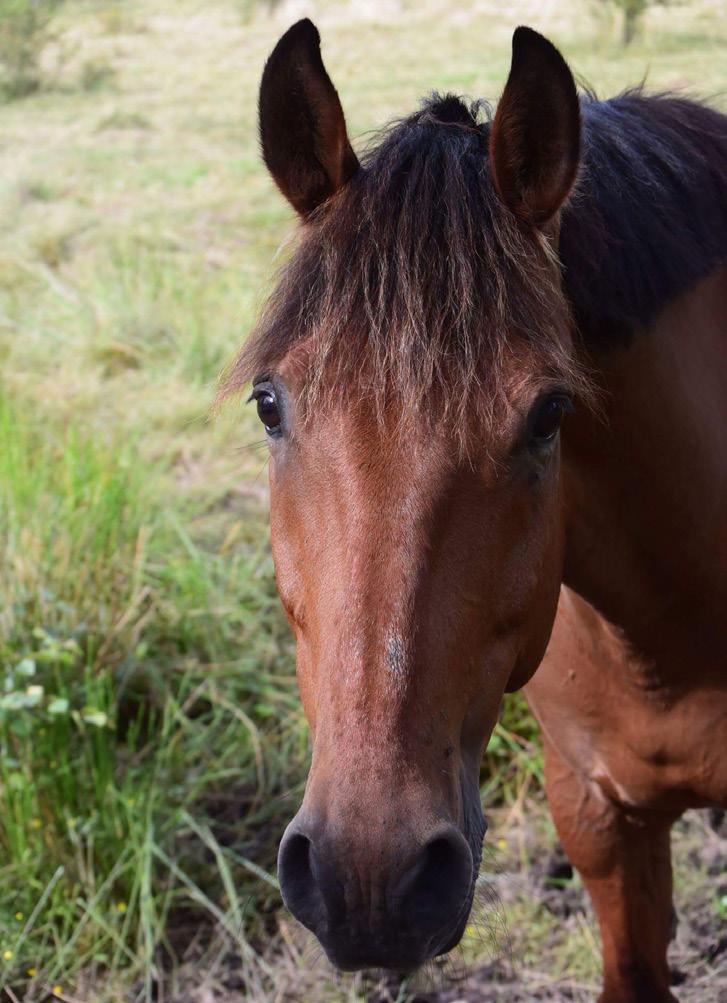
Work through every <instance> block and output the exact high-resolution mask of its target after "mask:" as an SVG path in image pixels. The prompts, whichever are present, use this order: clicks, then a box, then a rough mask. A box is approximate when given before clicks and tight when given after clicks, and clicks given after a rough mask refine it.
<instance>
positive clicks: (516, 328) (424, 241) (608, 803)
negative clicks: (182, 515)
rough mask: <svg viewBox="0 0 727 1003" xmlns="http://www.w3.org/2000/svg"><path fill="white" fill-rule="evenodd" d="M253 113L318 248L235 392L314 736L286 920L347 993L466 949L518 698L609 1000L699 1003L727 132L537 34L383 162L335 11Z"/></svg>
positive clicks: (285, 875) (437, 100) (284, 851)
mask: <svg viewBox="0 0 727 1003" xmlns="http://www.w3.org/2000/svg"><path fill="white" fill-rule="evenodd" d="M259 113H260V137H261V144H262V153H263V158H264V161H265V164H266V165H267V167H268V169H269V171H270V173H271V174H272V177H273V179H274V181H275V182H276V184H277V186H278V187H279V189H280V191H281V192H282V194H283V195H284V196H285V197H286V198H287V200H288V201H289V202H290V204H291V205H292V207H293V208H294V209H295V211H296V213H297V214H298V217H299V219H300V226H299V235H298V237H297V240H296V246H295V250H294V251H293V252H292V253H291V255H290V257H289V260H288V261H287V263H286V264H285V265H284V266H283V268H282V271H281V275H280V277H279V280H278V284H277V287H276V288H275V291H274V292H273V294H272V295H271V297H270V299H269V301H268V302H267V305H266V306H265V307H264V309H263V311H262V314H261V316H260V318H259V321H258V323H257V326H256V327H255V329H254V331H253V332H252V334H251V336H250V337H249V339H248V340H247V341H246V342H245V344H244V345H243V347H242V349H241V351H240V353H239V354H238V356H237V357H236V359H235V360H234V361H233V362H232V363H231V364H230V366H229V367H228V369H227V370H226V373H225V375H224V376H223V378H222V381H221V384H220V388H219V396H220V398H221V399H225V398H227V397H229V396H230V395H232V394H237V393H239V392H240V391H241V390H242V388H243V387H245V386H248V385H249V384H250V383H252V400H254V401H255V402H256V407H257V413H258V416H259V419H260V421H261V422H262V424H263V426H264V429H265V433H266V436H267V440H268V442H269V452H270V461H269V478H270V523H271V543H272V550H273V557H274V562H275V569H276V582H277V588H278V592H279V595H280V599H281V601H282V605H283V607H284V610H285V613H286V616H287V618H288V620H289V622H290V626H291V628H292V630H293V632H294V635H295V639H296V650H297V655H296V662H297V677H298V682H299V689H300V694H301V699H302V704H303V708H304V711H305V714H306V717H307V719H308V722H309V724H310V732H311V739H312V759H311V765H310V772H309V775H308V779H307V784H306V788H305V795H304V798H303V802H302V806H301V808H300V810H299V812H298V813H297V815H296V816H295V818H294V819H293V821H292V822H291V823H290V825H289V826H288V828H287V830H286V832H285V834H284V836H283V838H282V841H281V844H280V848H279V858H278V873H279V878H280V887H281V890H282V895H283V899H284V902H285V904H286V906H287V907H288V909H289V910H290V911H291V912H292V913H293V915H294V916H295V917H297V919H298V920H300V922H301V923H302V924H304V925H305V926H306V927H308V928H309V929H310V930H312V931H313V932H314V934H315V935H316V937H317V938H318V940H319V941H320V943H321V944H322V946H323V948H324V949H325V951H326V953H327V955H328V957H329V959H330V960H331V961H332V962H333V963H334V965H336V966H338V967H339V968H340V969H343V970H356V969H361V968H368V967H377V968H378V967H381V968H386V969H391V970H395V971H400V972H409V971H411V970H414V969H416V968H417V967H418V966H420V965H422V964H423V963H425V962H426V961H428V960H429V959H431V958H433V957H434V956H437V955H440V954H443V953H445V952H447V951H449V950H451V949H452V948H453V947H454V946H455V945H456V944H457V943H458V942H459V940H460V939H461V936H462V934H463V930H464V928H465V925H466V923H467V919H468V914H469V912H470V909H471V904H472V899H473V891H474V887H475V878H476V876H477V872H478V868H479V863H480V859H481V852H482V845H483V838H484V835H485V830H486V823H485V819H484V816H483V812H482V807H481V804H480V797H479V765H480V759H481V755H482V752H483V749H484V747H485V745H486V743H487V740H488V738H489V736H490V734H491V732H492V729H493V726H494V724H495V722H496V720H497V717H498V710H499V707H500V703H501V700H502V697H503V694H504V693H505V692H506V691H508V692H509V691H512V690H517V689H520V688H522V687H525V694H526V696H527V699H528V701H529V703H530V706H531V708H532V710H533V712H534V714H535V716H536V718H537V721H538V722H539V725H540V728H541V730H542V735H543V742H544V757H545V783H546V791H547V797H548V800H549V804H550V808H551V811H552V815H553V818H554V821H555V825H556V828H557V832H558V834H559V838H560V840H561V842H562V845H563V847H564V849H565V851H566V853H567V855H568V857H569V858H570V860H571V861H572V863H573V864H574V865H575V867H576V868H577V869H578V871H579V872H580V874H581V876H582V879H583V882H584V883H585V886H586V888H587V891H588V893H589V895H590V898H591V900H592V903H593V907H594V910H595V913H596V915H597V918H598V922H599V925H600V932H601V941H602V953H603V991H602V995H601V996H600V1000H601V1003H631V1001H633V1003H637V1001H638V1003H666V1001H674V1000H675V997H674V996H673V995H672V992H671V987H670V976H669V968H668V965H667V947H668V944H669V941H670V936H671V934H672V930H673V925H674V911H673V906H672V877H671V860H670V842H669V840H670V828H671V826H672V824H673V823H674V821H675V820H676V819H677V818H678V817H679V816H680V814H681V813H682V812H683V811H684V810H685V809H687V808H690V807H693V806H709V805H724V804H725V803H727V756H725V751H726V750H727V632H726V631H725V624H726V622H727V620H726V617H725V612H726V611H727V519H726V514H727V435H726V434H725V429H726V428H727V367H726V366H725V347H726V344H727V341H726V339H727V282H726V281H725V279H726V277H727V269H726V267H725V266H726V262H727V118H726V117H725V116H723V115H722V114H720V113H719V112H718V111H716V110H713V109H711V108H709V107H708V106H707V105H705V104H702V103H698V102H696V101H691V100H687V99H686V98H684V97H681V96H677V95H674V94H669V93H665V94H649V93H647V92H645V91H644V90H643V88H640V89H635V90H631V91H627V92H625V93H623V94H621V95H619V96H617V97H614V98H612V99H610V100H605V101H602V100H598V99H597V98H596V96H595V95H593V94H590V93H582V94H580V95H579V94H578V92H577V89H576V86H575V84H574V80H573V76H572V74H571V71H570V69H569V67H568V65H567V63H566V61H565V60H564V58H563V56H562V55H561V54H560V52H559V51H558V50H557V49H556V48H555V46H554V45H553V44H551V42H550V41H548V40H547V39H545V38H544V37H543V36H541V35H540V34H538V33H536V32H535V31H533V30H531V29H529V28H526V27H519V28H517V30H516V31H515V32H514V35H513V38H512V64H511V68H510V72H509V76H508V79H507V82H506V85H505V88H504V91H503V93H502V96H501V98H500V101H499V103H498V104H497V107H496V110H495V111H494V113H493V112H492V111H491V110H490V108H489V106H487V105H485V104H483V103H482V102H474V103H470V102H466V101H465V100H463V99H462V98H460V97H458V96H456V95H452V94H444V95H439V94H434V95H432V96H430V97H429V98H428V99H426V100H425V101H424V102H423V103H422V105H421V107H420V108H419V110H418V111H416V112H414V113H413V114H411V115H409V116H408V117H406V118H404V119H402V120H401V121H398V122H396V123H394V124H393V125H391V126H389V127H388V128H387V129H386V130H384V131H383V132H382V133H381V134H379V135H378V137H377V139H376V140H375V141H374V142H373V143H372V144H370V146H369V149H368V151H367V152H364V153H363V154H361V155H360V156H359V155H357V154H356V153H355V152H354V149H353V146H352V145H351V142H350V140H349V138H348V134H347V130H346V124H345V119H344V114H343V110H342V107H341V103H340V100H339V97H338V94H337V92H336V90H335V88H334V86H333V83H332V82H331V79H330V78H329V76H328V74H327V72H326V69H325V67H324V64H323V62H322V58H321V53H320V37H319V34H318V31H317V30H316V28H315V26H314V25H313V24H312V23H311V22H310V21H308V20H303V21H300V22H298V23H297V24H295V25H294V26H293V27H291V28H290V29H289V30H288V31H287V33H286V34H285V35H283V37H282V38H281V40H280V41H279V42H278V44H277V46H276V47H275V49H274V51H273V52H272V55H271V56H270V58H269V60H268V61H267V63H266V65H265V69H264V72H263V76H262V82H261V88H260V100H259Z"/></svg>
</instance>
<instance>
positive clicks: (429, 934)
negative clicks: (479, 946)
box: [278, 815, 475, 972]
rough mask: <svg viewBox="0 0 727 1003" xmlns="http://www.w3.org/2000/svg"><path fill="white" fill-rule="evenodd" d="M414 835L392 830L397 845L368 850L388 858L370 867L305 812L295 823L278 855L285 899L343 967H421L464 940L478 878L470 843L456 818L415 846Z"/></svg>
mask: <svg viewBox="0 0 727 1003" xmlns="http://www.w3.org/2000/svg"><path fill="white" fill-rule="evenodd" d="M314 832H315V836H314ZM409 838H410V837H409V836H408V834H406V833H401V834H398V837H397V834H394V833H391V834H390V846H389V847H382V848H381V849H380V851H377V848H376V847H370V848H368V852H367V854H366V857H365V859H366V860H367V861H380V862H382V861H386V863H385V864H384V863H379V866H378V867H374V866H372V865H371V864H368V866H366V867H362V864H361V859H362V857H361V855H356V854H354V853H352V852H350V850H349V853H348V854H347V852H346V847H345V846H341V845H339V844H338V841H334V840H332V839H330V838H327V836H326V833H325V829H323V830H321V829H319V828H318V827H315V826H312V825H309V824H306V820H305V819H303V818H301V816H300V815H299V816H297V817H296V818H295V819H294V820H293V821H292V822H291V824H290V825H289V826H288V829H287V831H286V833H285V836H284V837H283V840H282V843H281V845H280V852H279V855H278V876H279V879H280V887H281V891H282V893H283V899H284V901H285V904H286V906H287V907H288V908H289V909H290V911H291V912H292V913H293V915H294V916H295V917H296V918H297V919H298V920H299V921H300V922H301V923H303V925H304V926H306V927H308V929H309V930H312V931H313V933H314V934H315V935H316V937H317V938H318V940H319V941H320V942H321V944H322V946H323V948H324V949H325V951H326V954H327V955H328V957H329V959H330V960H331V962H332V963H333V964H335V965H336V966H337V967H338V968H340V969H343V970H346V971H354V970H357V969H361V968H387V969H392V970H396V971H402V972H408V971H413V970H414V969H416V968H418V967H419V966H420V965H421V964H423V963H424V962H425V961H428V960H429V959H430V958H433V957H434V956H436V955H437V954H441V953H443V952H444V951H446V950H449V949H450V948H451V947H453V946H454V945H455V944H456V943H457V942H458V941H459V939H460V937H461V935H462V930H463V928H464V925H465V923H466V920H467V915H468V913H469V908H470V904H471V898H472V889H473V885H474V876H475V875H474V866H475V865H474V862H473V857H472V852H471V850H470V847H469V845H468V843H467V841H466V839H465V838H464V836H463V835H462V834H461V832H460V831H459V829H458V828H456V827H455V826H454V825H450V824H444V825H440V826H438V827H437V829H436V830H435V831H434V832H432V833H431V834H430V835H429V838H428V839H427V840H426V841H425V842H424V843H423V845H418V846H415V847H413V848H412V847H410V846H409V847H408V846H407V845H406V842H407V839H409ZM392 848H393V849H392Z"/></svg>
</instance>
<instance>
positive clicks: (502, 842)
mask: <svg viewBox="0 0 727 1003" xmlns="http://www.w3.org/2000/svg"><path fill="white" fill-rule="evenodd" d="M497 846H498V848H499V849H500V850H506V849H507V842H506V841H505V840H504V839H498V841H497Z"/></svg>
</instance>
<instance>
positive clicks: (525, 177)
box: [490, 28, 581, 227]
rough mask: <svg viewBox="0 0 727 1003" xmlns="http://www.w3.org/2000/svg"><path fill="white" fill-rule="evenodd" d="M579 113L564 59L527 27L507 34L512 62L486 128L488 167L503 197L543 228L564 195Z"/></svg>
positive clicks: (575, 155)
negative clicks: (510, 38)
mask: <svg viewBox="0 0 727 1003" xmlns="http://www.w3.org/2000/svg"><path fill="white" fill-rule="evenodd" d="M580 133H581V115H580V107H579V104H578V94H577V92H576V85H575V82H574V80H573V75H572V74H571V71H570V70H569V68H568V64H567V63H566V61H565V60H564V59H563V57H562V56H561V54H560V53H559V52H558V50H557V49H556V47H555V46H554V45H553V44H552V42H549V41H548V39H547V38H543V36H542V35H539V34H538V33H537V31H533V30H532V29H531V28H517V29H516V30H515V33H514V35H513V37H512V65H511V67H510V76H509V77H508V79H507V84H506V85H505V90H504V92H503V95H502V97H501V98H500V103H499V104H498V106H497V113H496V114H495V120H494V122H493V123H492V129H491V131H490V166H491V170H492V177H493V180H494V183H495V187H496V188H497V192H498V194H499V196H500V198H501V199H502V201H503V202H504V203H505V204H506V205H507V206H508V208H509V209H511V210H512V212H513V213H515V215H516V216H517V217H518V218H519V219H521V220H522V221H523V222H525V223H528V224H531V225H533V226H536V227H543V226H544V225H545V224H546V223H547V222H548V220H549V219H550V218H551V217H552V216H553V215H554V214H555V213H556V212H557V211H558V209H559V208H560V207H561V205H562V204H563V202H564V201H565V199H566V198H567V197H568V193H569V192H570V190H571V188H572V186H573V182H574V181H575V178H576V173H577V171H578V162H579V159H580Z"/></svg>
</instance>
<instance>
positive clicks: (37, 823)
mask: <svg viewBox="0 0 727 1003" xmlns="http://www.w3.org/2000/svg"><path fill="white" fill-rule="evenodd" d="M42 825H43V823H42V822H41V820H40V819H39V818H31V820H30V828H31V829H40V828H41V826H42Z"/></svg>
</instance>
